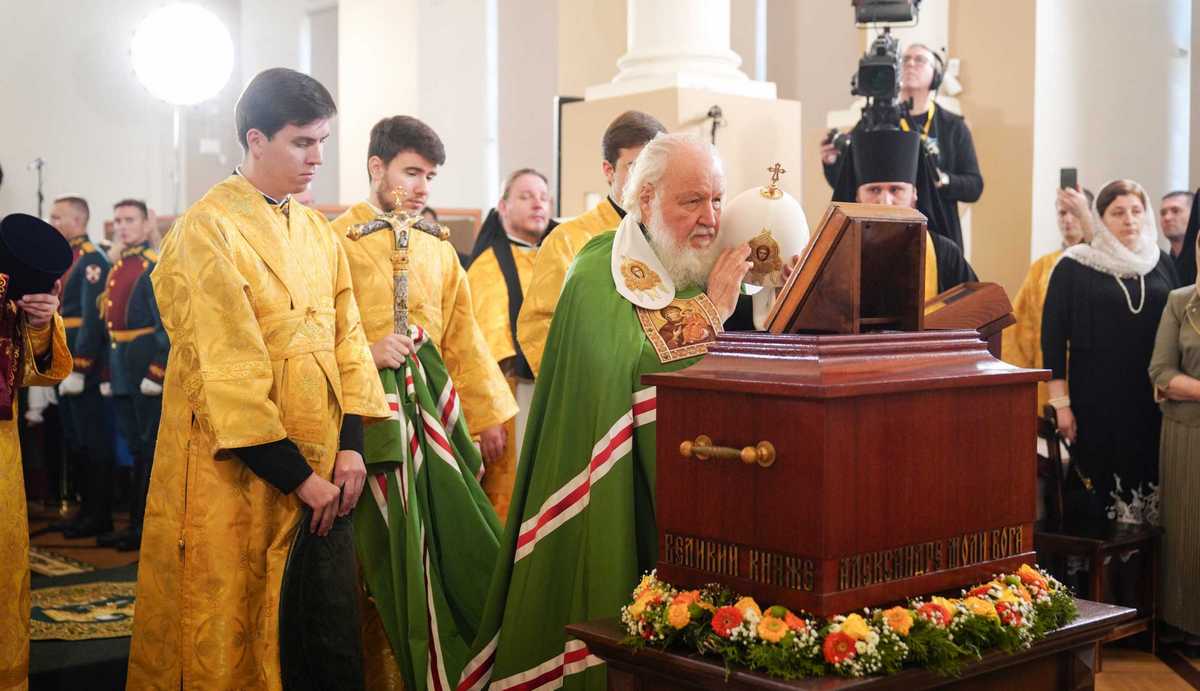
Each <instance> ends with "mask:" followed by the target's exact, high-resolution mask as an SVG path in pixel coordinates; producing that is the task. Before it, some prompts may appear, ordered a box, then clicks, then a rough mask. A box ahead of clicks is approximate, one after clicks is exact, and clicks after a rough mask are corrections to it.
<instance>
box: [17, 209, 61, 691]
mask: <svg viewBox="0 0 1200 691" xmlns="http://www.w3.org/2000/svg"><path fill="white" fill-rule="evenodd" d="M0 233H3V234H4V235H6V236H9V237H14V236H19V237H21V238H22V241H23V242H27V243H28V242H31V240H30V235H31V234H33V233H41V234H43V235H45V236H49V237H55V236H57V232H56V231H55V230H54V229H53V228H51V227H50V226H49V225H47V224H46V223H44V222H43V221H42V220H41V219H38V218H34V217H33V216H26V215H24V214H12V215H11V216H8V217H6V218H5V219H4V221H3V222H0ZM58 242H60V243H62V242H63V241H62V240H61V239H60V240H58ZM62 249H63V251H64V252H65V251H66V249H65V248H62ZM4 255H6V256H5V259H8V258H9V256H8V252H7V251H5V252H4ZM65 256H66V257H67V258H69V257H70V255H69V254H67V255H65ZM5 263H6V264H7V263H8V262H5ZM12 270H13V269H12V268H10V267H8V266H4V267H0V271H5V272H8V271H12ZM17 278H18V277H17V276H14V275H9V274H8V273H0V405H2V406H3V409H0V593H3V595H0V689H22V690H23V689H26V688H28V679H29V602H30V600H29V524H28V516H26V514H25V510H26V509H25V478H24V475H23V473H22V470H21V441H20V439H19V438H18V435H17V420H18V418H17V388H18V387H21V386H54V385H55V384H57V383H58V382H60V381H62V380H63V378H64V377H66V376H67V375H68V374H70V373H71V369H72V366H73V361H72V359H71V351H70V350H68V349H67V333H66V330H65V329H64V328H63V321H62V317H60V316H59V315H58V297H57V296H56V295H50V294H29V295H25V296H24V297H19V296H18V295H17V294H16V293H15V292H10V291H11V290H12V289H13V288H16V287H18V286H17V285H16V284H17V283H18V281H16V280H15V279H17ZM53 282H54V276H53V275H51V276H50V278H49V280H48V281H47V282H46V283H45V284H44V285H45V286H47V287H48V286H49V285H51V284H52V283H53ZM9 295H13V296H14V297H18V299H15V300H14V299H10V297H9ZM14 355H15V356H16V357H14Z"/></svg>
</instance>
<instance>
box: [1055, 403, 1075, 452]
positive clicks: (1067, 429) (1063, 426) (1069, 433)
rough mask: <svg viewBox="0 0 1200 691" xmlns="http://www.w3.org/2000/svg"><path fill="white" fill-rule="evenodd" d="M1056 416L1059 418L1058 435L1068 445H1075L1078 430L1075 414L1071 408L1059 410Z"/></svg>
mask: <svg viewBox="0 0 1200 691" xmlns="http://www.w3.org/2000/svg"><path fill="white" fill-rule="evenodd" d="M1055 416H1056V417H1057V418H1058V433H1059V435H1061V436H1062V438H1063V439H1066V440H1067V443H1069V444H1074V443H1075V435H1076V434H1077V433H1078V431H1079V430H1078V429H1077V428H1076V426H1075V413H1073V412H1071V408H1070V407H1066V408H1059V409H1058V410H1056V411H1055Z"/></svg>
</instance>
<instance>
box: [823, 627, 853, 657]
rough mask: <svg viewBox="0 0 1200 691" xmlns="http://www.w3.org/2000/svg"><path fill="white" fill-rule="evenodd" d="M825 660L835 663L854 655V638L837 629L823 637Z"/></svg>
mask: <svg viewBox="0 0 1200 691" xmlns="http://www.w3.org/2000/svg"><path fill="white" fill-rule="evenodd" d="M824 652H825V661H826V662H828V663H829V664H831V665H836V664H837V663H839V662H842V661H843V660H848V659H850V658H852V657H854V639H853V638H851V637H850V636H849V635H847V634H844V633H842V632H841V631H838V632H837V633H831V634H829V635H828V636H826V637H825V648H824Z"/></svg>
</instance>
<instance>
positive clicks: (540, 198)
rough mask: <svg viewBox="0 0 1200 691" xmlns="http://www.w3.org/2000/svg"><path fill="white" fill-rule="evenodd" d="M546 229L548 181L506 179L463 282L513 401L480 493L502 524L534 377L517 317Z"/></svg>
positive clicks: (530, 175) (531, 173)
mask: <svg viewBox="0 0 1200 691" xmlns="http://www.w3.org/2000/svg"><path fill="white" fill-rule="evenodd" d="M549 223H550V186H549V183H548V181H547V180H546V176H544V175H542V174H541V173H539V172H538V171H536V170H534V169H532V168H522V169H520V170H517V171H515V172H513V173H512V174H511V175H509V176H508V180H506V181H505V183H504V191H503V193H502V194H501V196H500V201H499V202H498V203H497V204H496V209H495V210H494V211H492V212H491V213H490V214H488V218H487V221H486V222H485V223H484V224H483V228H481V229H480V230H479V237H478V238H476V242H475V250H474V252H472V259H471V268H469V269H467V278H468V279H469V280H470V281H471V294H472V295H474V304H475V320H476V321H478V322H479V327H480V328H481V329H483V333H484V336H485V337H486V338H487V343H488V348H489V350H491V353H492V358H493V359H494V360H495V361H496V362H497V363H498V364H499V365H500V369H501V370H502V371H503V372H504V377H505V379H507V380H508V386H509V388H510V389H511V390H512V392H513V394H514V395H515V396H516V397H517V407H519V408H520V410H521V412H519V413H517V417H516V419H515V420H510V421H509V422H508V424H507V425H506V430H505V434H506V436H507V437H508V440H509V441H508V445H507V448H506V449H505V452H504V455H503V457H501V458H500V459H498V460H496V461H493V462H492V463H491V465H490V466H489V467H488V472H487V474H486V475H484V477H483V490H484V491H485V492H487V495H488V499H491V500H492V506H494V507H495V508H496V513H497V514H499V515H500V519H501V520H502V521H503V520H504V519H505V518H507V517H508V503H509V500H510V499H511V498H512V488H513V481H514V480H515V479H516V470H517V458H518V457H520V453H521V438H522V436H524V434H525V420H526V415H527V413H528V411H529V404H530V402H532V400H533V372H532V371H531V370H530V369H529V365H528V363H527V362H526V360H525V356H524V354H523V353H522V352H521V349H520V348H519V347H517V339H516V328H515V327H516V317H517V314H518V313H519V312H520V311H521V304H522V302H523V301H524V296H525V291H526V290H527V289H528V288H529V279H530V278H532V277H533V263H534V259H535V257H537V254H538V245H539V244H540V243H541V241H542V236H543V235H544V234H545V232H546V227H547V225H548V224H549Z"/></svg>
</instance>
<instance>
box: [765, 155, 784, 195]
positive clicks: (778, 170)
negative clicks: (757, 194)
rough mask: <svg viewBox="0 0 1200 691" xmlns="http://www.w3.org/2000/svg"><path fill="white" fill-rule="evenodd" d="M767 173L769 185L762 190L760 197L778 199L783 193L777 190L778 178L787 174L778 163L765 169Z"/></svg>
mask: <svg viewBox="0 0 1200 691" xmlns="http://www.w3.org/2000/svg"><path fill="white" fill-rule="evenodd" d="M767 172H768V173H770V174H771V184H770V185H768V186H767V187H764V188H762V196H764V197H766V198H767V199H779V198H780V197H782V196H783V192H782V191H781V190H780V189H779V176H780V175H783V174H784V173H786V172H787V169H785V168H784V167H783V166H782V165H780V164H779V162H776V163H775V165H773V166H771V167H770V168H767Z"/></svg>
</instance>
